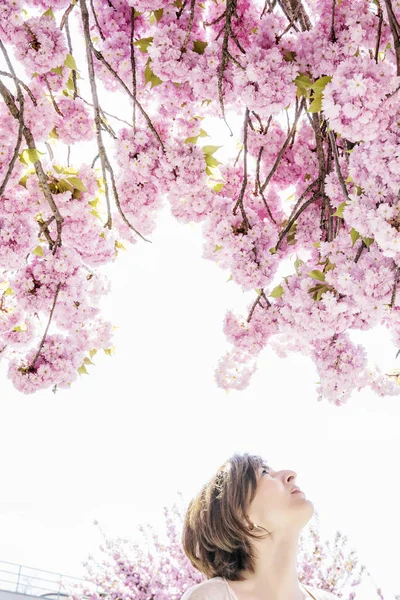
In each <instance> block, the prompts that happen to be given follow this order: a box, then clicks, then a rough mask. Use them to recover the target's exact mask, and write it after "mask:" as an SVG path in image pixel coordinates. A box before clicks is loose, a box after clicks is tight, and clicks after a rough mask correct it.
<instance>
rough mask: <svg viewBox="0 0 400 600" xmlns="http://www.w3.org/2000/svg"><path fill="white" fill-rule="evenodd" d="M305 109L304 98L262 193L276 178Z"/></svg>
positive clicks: (262, 188) (261, 189) (262, 187)
mask: <svg viewBox="0 0 400 600" xmlns="http://www.w3.org/2000/svg"><path fill="white" fill-rule="evenodd" d="M303 108H304V98H303V99H302V101H301V102H300V105H299V108H298V110H297V114H296V115H295V119H294V122H293V125H292V128H291V130H290V133H289V135H288V136H287V138H286V140H285V143H284V144H283V146H282V148H281V149H280V151H279V153H278V156H277V157H276V159H275V162H274V165H273V167H272V169H271V171H270V172H269V174H268V176H267V178H266V180H265V182H264V183H263V185H262V186H261V188H260V191H261V192H263V193H264V191H265V188H266V187H267V185H268V184H269V182H270V181H271V179H272V177H273V176H274V174H275V171H276V170H277V168H278V166H279V163H280V162H281V159H282V157H283V155H284V153H285V150H286V148H287V147H288V145H289V142H290V140H291V138H292V136H293V135H294V134H295V131H296V127H297V123H298V120H299V118H300V115H301V113H302V110H303Z"/></svg>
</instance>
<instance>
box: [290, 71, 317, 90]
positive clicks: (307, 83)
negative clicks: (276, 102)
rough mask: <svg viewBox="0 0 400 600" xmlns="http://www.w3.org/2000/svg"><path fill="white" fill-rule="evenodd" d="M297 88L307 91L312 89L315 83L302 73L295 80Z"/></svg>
mask: <svg viewBox="0 0 400 600" xmlns="http://www.w3.org/2000/svg"><path fill="white" fill-rule="evenodd" d="M294 82H295V84H296V86H297V87H298V88H299V89H301V90H307V89H308V88H310V87H312V84H313V82H312V81H311V79H310V78H309V77H308V75H306V74H305V73H302V74H300V75H298V76H297V77H296V79H295V80H294Z"/></svg>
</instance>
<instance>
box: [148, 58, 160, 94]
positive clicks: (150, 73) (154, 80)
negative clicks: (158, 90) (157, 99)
mask: <svg viewBox="0 0 400 600" xmlns="http://www.w3.org/2000/svg"><path fill="white" fill-rule="evenodd" d="M150 62H151V59H150V58H149V60H148V61H147V63H146V67H145V69H144V79H145V81H146V83H149V82H150V83H151V87H152V88H153V87H155V86H156V85H160V84H161V83H163V81H162V79H160V78H159V77H157V75H154V73H153V71H152V70H151V67H150Z"/></svg>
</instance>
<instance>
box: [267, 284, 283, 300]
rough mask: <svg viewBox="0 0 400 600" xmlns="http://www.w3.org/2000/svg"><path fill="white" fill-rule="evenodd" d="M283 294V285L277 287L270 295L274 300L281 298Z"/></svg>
mask: <svg viewBox="0 0 400 600" xmlns="http://www.w3.org/2000/svg"><path fill="white" fill-rule="evenodd" d="M283 293H284V289H283V287H282V286H281V285H277V286H276V287H275V288H274V289H273V290H272V292H271V293H270V296H272V298H280V297H281V296H282V295H283Z"/></svg>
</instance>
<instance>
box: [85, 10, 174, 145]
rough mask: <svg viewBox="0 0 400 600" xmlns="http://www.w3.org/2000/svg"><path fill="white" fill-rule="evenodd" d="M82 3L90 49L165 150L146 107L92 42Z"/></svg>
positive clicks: (87, 14) (87, 42) (86, 39)
mask: <svg viewBox="0 0 400 600" xmlns="http://www.w3.org/2000/svg"><path fill="white" fill-rule="evenodd" d="M80 5H81V12H82V20H83V22H84V36H85V41H86V44H87V45H88V46H89V47H90V49H91V50H92V52H93V54H94V55H95V57H96V58H97V59H98V60H100V61H101V62H102V63H103V65H105V67H106V68H107V69H108V70H109V71H110V73H112V74H113V75H114V77H115V79H116V80H117V81H118V82H119V83H120V84H121V85H122V87H123V88H124V90H125V92H126V93H127V94H128V95H129V97H130V98H132V100H133V101H134V102H135V104H136V106H137V107H138V108H139V110H140V112H141V113H142V115H143V116H144V118H145V119H146V122H147V124H148V126H149V128H150V130H151V132H152V133H153V134H154V136H155V137H156V138H157V141H158V142H159V144H160V146H161V148H162V149H163V151H164V152H165V147H164V144H163V142H162V140H161V138H160V136H159V134H158V132H157V131H156V129H155V127H154V125H153V123H152V122H151V119H150V117H149V115H148V114H147V112H146V111H145V110H144V108H143V106H142V105H141V104H140V102H139V100H138V99H137V98H135V97H134V95H133V93H132V92H131V90H130V89H129V88H128V87H127V85H126V83H125V82H124V81H123V80H122V79H121V77H120V76H119V75H118V73H117V72H116V71H115V70H114V69H113V68H112V66H111V65H110V63H108V62H107V61H106V59H105V58H104V56H103V55H102V53H101V52H99V50H96V48H95V47H94V45H93V42H92V40H91V37H90V28H89V13H88V12H87V8H86V0H80Z"/></svg>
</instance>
